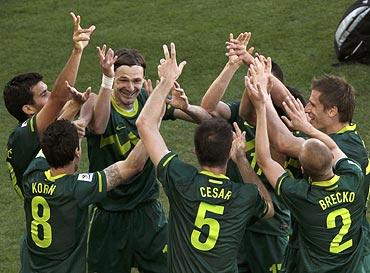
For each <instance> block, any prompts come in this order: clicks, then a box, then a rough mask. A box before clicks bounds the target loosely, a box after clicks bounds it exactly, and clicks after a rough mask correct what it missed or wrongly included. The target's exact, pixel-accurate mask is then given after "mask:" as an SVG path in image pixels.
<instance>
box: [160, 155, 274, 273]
mask: <svg viewBox="0 0 370 273" xmlns="http://www.w3.org/2000/svg"><path fill="white" fill-rule="evenodd" d="M161 164H162V165H161ZM158 178H159V180H160V181H161V182H162V183H163V185H164V188H165V192H166V194H167V196H168V199H169V203H170V216H169V272H171V273H172V272H202V273H205V272H228V273H230V272H237V263H236V256H237V251H238V247H239V243H240V240H241V238H242V236H243V234H244V231H245V228H246V226H247V225H250V224H252V223H254V222H255V221H256V220H257V219H259V218H261V217H263V215H264V214H265V213H266V211H267V206H266V203H265V201H264V200H262V199H261V197H260V195H259V193H258V189H257V187H256V186H255V185H252V184H248V185H245V184H240V183H234V182H232V181H230V180H229V179H228V178H227V177H226V176H224V175H215V174H213V173H211V172H207V171H202V172H198V170H197V169H196V168H194V167H192V166H191V165H188V164H186V163H184V162H182V161H181V160H179V159H178V158H177V157H176V156H174V154H173V153H169V154H167V155H166V156H165V157H164V158H163V159H162V160H161V162H160V163H159V165H158Z"/></svg>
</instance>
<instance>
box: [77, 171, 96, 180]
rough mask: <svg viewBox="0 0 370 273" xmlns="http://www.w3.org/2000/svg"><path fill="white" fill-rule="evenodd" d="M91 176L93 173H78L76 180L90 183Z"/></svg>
mask: <svg viewBox="0 0 370 273" xmlns="http://www.w3.org/2000/svg"><path fill="white" fill-rule="evenodd" d="M93 175H94V174H93V173H80V174H79V175H78V177H77V180H79V181H85V182H91V181H92V179H93Z"/></svg>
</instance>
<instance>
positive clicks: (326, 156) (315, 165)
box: [298, 138, 333, 179]
mask: <svg viewBox="0 0 370 273" xmlns="http://www.w3.org/2000/svg"><path fill="white" fill-rule="evenodd" d="M298 158H299V161H300V163H301V165H302V168H303V170H304V172H305V173H306V174H307V175H309V176H310V177H311V178H312V179H314V178H315V177H323V176H325V175H326V174H328V173H330V172H331V170H332V162H333V155H332V153H331V152H330V150H329V148H328V147H327V146H326V145H325V144H324V143H323V142H321V141H320V140H318V139H315V138H311V139H308V140H307V141H305V143H304V144H303V146H302V148H301V151H300V152H299V156H298Z"/></svg>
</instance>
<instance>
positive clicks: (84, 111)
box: [79, 93, 97, 126]
mask: <svg viewBox="0 0 370 273" xmlns="http://www.w3.org/2000/svg"><path fill="white" fill-rule="evenodd" d="M96 99H97V95H96V94H95V93H91V94H90V97H89V99H88V100H87V101H86V102H85V103H84V104H83V105H82V107H81V110H80V116H79V119H80V120H82V121H83V122H84V124H86V126H87V125H88V124H89V123H90V122H91V121H92V119H93V116H94V106H95V102H96Z"/></svg>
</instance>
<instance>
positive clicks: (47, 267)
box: [23, 157, 107, 273]
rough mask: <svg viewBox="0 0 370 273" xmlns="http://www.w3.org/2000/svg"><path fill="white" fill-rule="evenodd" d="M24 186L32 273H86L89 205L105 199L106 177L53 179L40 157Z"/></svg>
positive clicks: (44, 160)
mask: <svg viewBox="0 0 370 273" xmlns="http://www.w3.org/2000/svg"><path fill="white" fill-rule="evenodd" d="M23 183H24V209H25V215H26V230H27V252H28V254H27V255H28V256H29V259H28V260H29V267H30V270H31V271H30V272H39V273H44V272H45V273H46V272H47V273H49V272H55V273H56V272H58V273H62V272H66V273H67V272H75V273H79V272H81V273H82V272H85V266H86V258H85V257H86V245H87V242H86V240H87V239H86V237H87V236H86V234H87V229H88V228H87V227H88V205H90V204H92V203H94V202H98V201H100V200H101V199H102V198H104V197H105V196H106V192H107V182H106V177H105V173H104V172H103V171H101V172H95V173H85V174H73V175H67V174H61V175H58V176H52V175H51V173H50V170H49V165H48V163H47V161H46V159H45V158H43V157H37V158H35V159H34V160H33V161H32V162H31V163H30V165H29V167H28V168H27V170H26V171H25V173H24V178H23ZM24 262H28V261H24ZM25 268H27V266H25ZM26 271H27V270H25V273H27V272H26Z"/></svg>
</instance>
